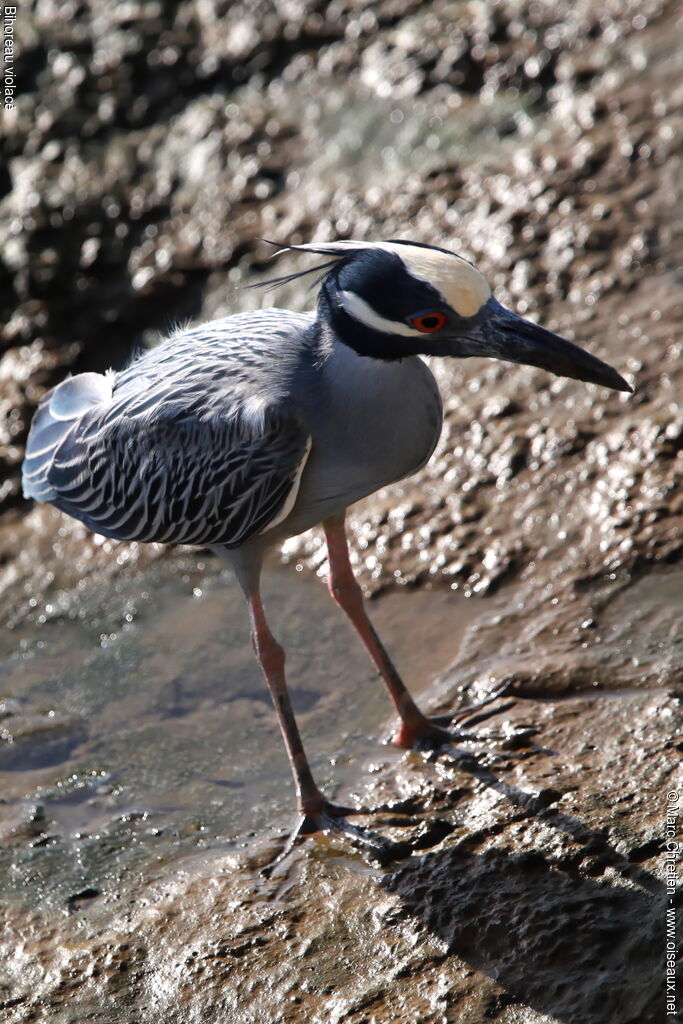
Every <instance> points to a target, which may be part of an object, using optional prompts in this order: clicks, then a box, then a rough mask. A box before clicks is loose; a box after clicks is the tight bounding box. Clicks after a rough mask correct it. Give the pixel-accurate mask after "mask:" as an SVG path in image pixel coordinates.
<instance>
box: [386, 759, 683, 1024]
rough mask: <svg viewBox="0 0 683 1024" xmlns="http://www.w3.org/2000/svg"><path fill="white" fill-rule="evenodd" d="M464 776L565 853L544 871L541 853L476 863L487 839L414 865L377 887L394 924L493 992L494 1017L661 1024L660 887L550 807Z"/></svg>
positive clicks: (491, 780)
mask: <svg viewBox="0 0 683 1024" xmlns="http://www.w3.org/2000/svg"><path fill="white" fill-rule="evenodd" d="M469 770H470V771H471V773H472V774H473V775H475V776H476V777H477V778H478V779H479V780H480V781H481V782H483V783H484V784H485V785H487V786H491V787H492V788H494V789H496V790H497V791H499V792H502V793H504V794H505V796H506V797H507V798H508V799H509V800H511V801H512V802H513V803H514V804H515V805H516V806H518V807H519V808H520V809H521V810H522V811H523V812H525V813H524V815H523V818H526V817H528V818H533V819H534V820H535V821H537V822H538V821H540V822H542V823H543V825H545V826H546V827H547V828H548V829H550V830H558V831H559V832H561V833H565V834H566V835H567V836H568V837H569V839H570V840H571V842H570V843H569V844H567V845H568V847H569V848H568V849H567V852H566V853H560V854H559V855H558V854H557V850H556V848H555V845H554V844H553V857H552V861H551V860H550V859H546V857H545V856H544V854H543V853H542V852H540V850H538V849H529V850H528V851H522V852H510V848H509V847H505V846H498V847H497V848H490V849H487V850H486V851H484V852H482V853H475V852H474V849H475V847H476V846H478V845H480V844H481V842H482V840H483V838H485V837H483V836H482V835H481V833H479V834H478V835H475V836H471V837H466V838H465V839H463V841H461V842H460V843H457V844H456V845H449V846H447V847H446V848H442V849H440V850H435V851H432V852H430V853H426V854H424V855H422V856H420V857H415V856H414V855H413V857H412V858H411V860H410V862H407V863H405V864H404V865H402V866H401V867H400V868H399V869H398V870H397V871H395V872H393V873H391V874H390V875H386V876H384V878H383V880H382V882H381V884H382V887H383V888H385V889H386V890H387V891H389V892H392V893H394V894H395V895H397V896H398V897H399V898H400V900H401V909H400V911H399V913H400V914H401V916H402V915H404V914H405V915H406V916H408V917H410V918H412V919H413V920H414V921H417V922H418V923H419V924H421V925H422V926H423V927H424V928H426V929H427V931H428V932H429V933H430V934H431V935H432V936H433V937H435V938H436V939H437V940H438V941H439V943H440V944H441V945H442V946H443V948H444V950H445V953H446V958H448V957H449V956H456V957H458V958H459V959H461V960H464V961H465V962H466V963H467V964H468V965H470V966H471V967H473V968H475V969H476V970H477V971H480V972H482V973H483V974H485V975H487V976H488V977H489V978H491V979H492V981H494V982H495V985H496V991H492V993H491V999H492V1000H493V1003H492V1006H491V1010H492V1011H493V1010H502V1009H503V1008H504V1007H505V1006H513V1005H515V1004H517V1005H521V1006H527V1007H531V1008H532V1009H534V1010H536V1011H537V1012H539V1013H543V1014H546V1015H549V1016H551V1017H552V1018H553V1020H557V1021H561V1022H562V1024H656V1022H658V1021H659V1020H661V1019H663V1011H664V1002H663V971H662V950H661V947H662V935H661V933H662V928H663V925H662V922H663V920H664V907H663V902H664V899H665V893H664V887H663V885H662V883H661V882H660V881H659V880H658V879H657V878H655V877H654V876H653V875H652V874H651V873H649V872H648V871H646V870H643V869H642V868H640V867H638V866H637V865H636V864H633V863H631V862H630V861H628V860H626V859H625V858H624V857H623V856H622V855H620V854H619V853H618V852H617V851H616V850H615V849H614V848H613V847H612V846H610V844H609V842H608V841H607V837H606V834H605V833H602V832H599V831H595V830H593V829H591V828H590V827H589V826H587V825H586V824H585V823H584V822H582V821H580V820H579V819H578V818H576V817H573V816H571V815H567V814H563V813H561V812H559V811H558V810H556V809H555V808H553V807H552V806H548V802H547V800H544V799H543V794H541V797H540V799H539V797H538V796H534V795H532V794H529V793H525V792H524V791H523V790H520V789H518V788H516V787H514V786H510V785H509V784H507V783H505V782H503V781H501V780H500V779H499V778H498V777H497V776H496V775H494V773H493V772H492V771H490V770H488V769H485V768H481V767H480V766H478V767H476V768H470V769H469ZM550 792H551V793H552V792H553V791H550ZM557 796H559V794H557ZM557 796H556V797H555V798H557ZM550 799H552V797H550ZM544 804H545V806H543V805H544ZM516 820H517V821H518V820H519V818H516ZM537 842H538V839H537V838H535V840H534V843H535V845H536V843H537ZM563 845H564V844H563ZM580 864H583V870H582V871H581V872H580V871H579V865H580ZM591 876H593V877H591ZM600 876H602V877H600ZM619 876H621V879H623V882H619V881H618V877H619ZM500 988H502V989H503V992H502V993H501V992H500V991H499V989H500ZM494 1003H495V1005H493V1004H494Z"/></svg>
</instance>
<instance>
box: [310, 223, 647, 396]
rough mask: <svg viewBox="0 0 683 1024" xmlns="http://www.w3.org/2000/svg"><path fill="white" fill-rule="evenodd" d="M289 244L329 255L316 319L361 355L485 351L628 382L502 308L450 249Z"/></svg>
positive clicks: (610, 384)
mask: <svg viewBox="0 0 683 1024" xmlns="http://www.w3.org/2000/svg"><path fill="white" fill-rule="evenodd" d="M291 248H293V249H302V250H304V251H307V252H315V253H318V254H319V255H324V256H327V257H329V262H326V263H325V264H324V266H323V267H321V268H320V269H322V270H324V271H325V273H324V276H323V278H322V286H321V291H320V300H319V319H320V320H321V321H323V322H327V323H329V324H330V326H331V327H332V329H333V330H334V332H335V335H336V337H338V338H339V339H340V340H341V341H343V342H344V343H345V344H347V345H349V346H350V347H351V348H353V349H355V350H356V351H357V352H358V353H359V354H360V355H363V356H369V357H372V358H375V359H385V360H392V359H403V358H405V357H406V356H411V355H438V356H455V357H459V358H463V357H466V356H490V357H493V358H494V359H502V360H505V361H506V362H511V363H523V364H526V365H528V366H538V367H541V368H543V369H544V370H549V371H550V372H551V373H554V374H557V375H558V376H561V377H574V378H576V379H577V380H582V381H587V382H590V383H592V384H600V385H602V386H603V387H607V388H613V389H616V390H618V391H632V390H633V389H632V388H631V387H630V385H629V384H628V383H627V382H626V381H625V380H624V379H623V377H622V376H621V375H620V374H619V373H617V371H616V370H614V369H613V368H612V367H611V366H608V365H607V363H604V362H602V360H600V359H597V358H596V357H595V356H593V355H591V354H590V353H589V352H586V351H584V350H583V349H581V348H579V346H578V345H574V344H573V343H572V342H570V341H566V340H565V339H564V338H561V337H560V336H559V335H557V334H554V333H553V332H552V331H548V330H546V329H545V328H543V327H539V326H538V325H537V324H535V323H533V322H532V321H530V320H526V319H524V317H521V316H518V315H517V314H516V313H513V312H512V311H511V310H508V309H505V307H504V306H502V305H501V304H500V303H499V302H498V301H497V300H496V299H494V298H493V296H492V294H491V289H490V287H489V285H488V284H487V282H486V279H485V278H484V277H483V275H482V274H480V273H479V271H478V270H477V269H476V268H475V267H473V266H472V264H471V263H469V262H468V261H467V260H465V259H463V258H462V257H461V256H457V255H456V254H455V253H452V252H449V251H448V250H447V249H441V248H437V247H435V246H427V245H421V244H418V243H415V242H406V241H403V240H395V241H388V242H376V243H368V242H355V241H348V242H331V243H317V244H316V243H312V244H310V245H301V246H291ZM293 276H296V275H293Z"/></svg>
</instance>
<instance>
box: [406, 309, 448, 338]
mask: <svg viewBox="0 0 683 1024" xmlns="http://www.w3.org/2000/svg"><path fill="white" fill-rule="evenodd" d="M408 323H409V324H410V326H411V327H414V328H415V329H416V330H418V331H422V332H423V334H431V333H432V331H440V330H441V328H442V327H443V326H444V324H445V323H446V317H445V316H444V314H443V313H437V312H434V313H432V312H429V313H418V314H417V316H410V317H408Z"/></svg>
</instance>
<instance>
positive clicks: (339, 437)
mask: <svg viewBox="0 0 683 1024" xmlns="http://www.w3.org/2000/svg"><path fill="white" fill-rule="evenodd" d="M296 397H297V401H298V402H299V403H300V405H301V406H302V407H303V408H304V409H305V412H306V418H307V421H308V423H309V425H310V431H311V436H312V442H313V443H312V448H311V454H310V456H309V459H308V462H307V464H306V469H305V470H304V474H303V477H302V480H301V487H300V489H299V494H298V497H297V501H296V504H295V506H294V508H293V510H292V513H291V515H290V516H289V518H288V519H287V521H286V523H285V524H283V525H284V526H286V528H287V532H288V533H292V534H293V533H298V532H301V531H302V530H305V529H308V528H309V527H310V526H312V525H314V524H316V523H318V522H320V520H321V519H323V518H325V517H326V516H329V515H332V514H333V513H334V512H337V511H341V510H342V509H343V508H345V507H346V506H347V505H350V504H352V503H353V502H355V501H358V500H360V499H361V498H363V497H365V496H366V495H368V494H371V493H372V492H373V491H376V490H377V489H378V488H379V487H383V486H385V485H386V484H389V483H392V482H393V481H395V480H400V479H401V478H402V477H405V476H409V475H410V474H412V473H414V472H416V471H417V470H418V469H420V467H421V466H423V465H424V464H425V462H427V460H428V459H429V457H430V456H431V454H432V452H433V451H434V448H435V446H436V443H437V441H438V439H439V435H440V433H441V426H442V405H441V397H440V395H439V390H438V387H437V384H436V381H435V380H434V377H433V376H432V374H431V372H430V371H429V369H428V367H427V366H426V365H425V363H424V362H422V360H421V359H419V358H417V357H412V358H409V359H404V360H400V361H395V362H387V361H384V360H382V361H380V360H375V359H371V358H368V357H363V356H359V355H357V354H356V353H355V352H354V351H353V350H352V349H350V348H348V347H347V346H345V345H343V344H341V343H335V344H333V345H332V346H331V348H330V350H329V351H328V353H327V357H326V358H325V359H324V361H323V363H322V365H321V366H320V368H319V372H318V374H316V378H315V388H314V390H313V392H311V389H310V387H309V388H307V389H305V391H302V393H300V394H298V395H297V396H296Z"/></svg>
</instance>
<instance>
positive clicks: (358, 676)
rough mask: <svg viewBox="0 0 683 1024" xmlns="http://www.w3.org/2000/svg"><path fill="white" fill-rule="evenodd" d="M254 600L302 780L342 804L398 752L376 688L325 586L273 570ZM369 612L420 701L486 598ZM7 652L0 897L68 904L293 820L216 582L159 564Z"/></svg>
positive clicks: (280, 750)
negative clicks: (292, 725) (294, 720)
mask: <svg viewBox="0 0 683 1024" xmlns="http://www.w3.org/2000/svg"><path fill="white" fill-rule="evenodd" d="M209 571H210V570H209ZM263 591H264V599H265V601H266V602H267V608H268V609H269V614H270V619H271V624H272V628H273V630H274V632H275V633H276V635H277V636H278V637H279V638H280V640H281V642H282V643H283V645H284V647H285V650H286V652H287V666H288V675H289V680H290V689H291V693H292V698H293V702H294V707H295V709H296V712H297V716H298V719H299V723H300V726H301V729H302V733H303V736H304V742H305V744H306V748H307V751H308V753H309V757H310V759H311V763H312V766H313V770H314V773H315V775H316V777H317V778H318V780H319V782H320V784H321V785H322V786H323V787H324V788H325V790H326V792H327V793H328V794H329V795H330V796H333V797H339V794H344V795H346V796H349V795H350V792H349V791H350V790H351V789H352V788H353V786H357V785H358V784H359V783H361V782H362V779H363V777H364V767H365V765H366V764H367V763H368V762H369V761H370V760H371V759H373V758H374V759H375V760H377V759H380V760H381V761H382V762H383V763H391V761H392V759H396V760H397V759H399V758H400V757H401V756H403V755H402V754H401V752H400V751H396V750H394V749H393V748H391V747H387V746H385V745H382V739H383V738H385V737H386V735H387V734H388V730H389V727H390V723H391V717H390V706H389V703H388V698H387V696H386V694H385V691H384V688H383V686H382V685H381V684H380V682H379V681H378V680H377V679H376V677H375V675H374V672H373V670H372V668H371V666H370V664H369V662H368V660H367V658H366V655H365V652H364V651H363V650H362V648H361V647H360V644H359V643H358V642H357V641H356V640H355V638H354V636H353V635H352V634H351V632H350V630H349V627H348V626H347V624H346V622H345V621H344V618H343V616H342V614H341V613H340V611H339V610H338V609H337V608H336V607H335V605H334V604H333V603H332V601H331V600H329V598H328V596H327V593H326V590H325V588H324V585H323V584H322V582H320V581H317V580H315V579H313V578H312V577H311V576H309V575H306V574H303V573H301V574H300V573H297V572H296V571H295V570H294V569H293V568H291V567H290V568H283V567H274V568H270V569H269V570H268V571H267V572H266V574H265V576H264V587H263ZM67 604H68V602H67ZM370 610H371V614H372V617H373V621H374V622H375V624H376V626H377V629H378V631H379V633H380V635H381V636H382V637H383V639H384V641H385V643H386V645H387V647H388V648H389V650H390V651H391V652H392V653H393V655H394V657H395V659H396V663H397V665H398V666H399V667H400V669H401V671H402V672H403V673H404V676H405V679H406V681H407V682H408V683H409V685H410V686H411V689H412V690H413V692H414V693H419V692H420V691H421V690H424V689H425V687H427V686H428V685H429V684H430V682H431V681H432V680H433V679H434V677H435V676H436V675H437V674H438V672H439V671H440V670H443V669H444V668H445V667H446V666H447V665H448V664H449V663H451V662H452V660H453V657H454V655H455V654H456V652H457V649H458V645H459V642H460V639H461V638H462V635H463V633H464V631H465V629H466V627H467V625H468V624H469V623H470V622H472V620H473V619H474V618H475V617H476V616H478V615H480V614H481V612H482V602H481V601H476V602H475V601H472V600H469V601H468V600H467V599H465V598H463V597H460V596H459V595H454V594H453V593H448V592H443V591H419V592H418V591H412V592H406V591H401V592H399V593H393V594H390V595H387V596H385V597H383V598H381V599H379V600H377V601H374V602H371V606H370ZM127 620H130V621H127ZM8 640H11V641H12V646H13V649H8V647H9V645H8ZM4 646H5V650H4V652H3V654H4V664H3V677H4V678H3V686H2V693H1V694H0V696H1V697H2V703H1V704H0V714H1V715H2V717H1V718H0V729H1V730H2V736H3V739H4V742H3V744H2V747H0V794H1V801H2V802H1V803H0V831H2V835H3V837H4V841H5V844H4V848H3V850H2V852H1V853H0V861H2V862H4V863H3V864H2V867H4V869H5V870H2V871H0V877H2V878H3V879H4V881H3V882H0V891H3V892H4V893H5V894H12V895H13V896H16V897H19V898H21V899H22V900H27V901H29V902H33V901H35V900H40V901H43V902H45V901H47V902H48V903H49V902H52V901H54V900H57V901H58V902H61V903H63V902H64V900H66V901H67V902H68V900H69V899H71V900H72V902H73V894H74V892H78V891H81V890H85V889H87V890H92V889H95V890H97V891H98V892H99V891H100V890H101V889H104V890H106V889H107V887H108V885H109V884H112V888H113V880H114V877H115V878H116V885H117V886H119V887H120V886H121V885H122V884H125V881H126V878H128V877H130V876H131V872H133V874H134V873H135V872H136V871H138V870H139V871H142V872H144V873H145V876H146V877H149V871H150V870H152V872H153V865H154V864H155V863H158V864H161V863H165V862H167V861H168V859H169V858H171V859H172V858H173V857H174V856H179V855H182V854H187V853H188V852H190V851H191V849H193V848H197V847H203V848H205V847H207V846H215V845H218V846H219V847H220V848H225V847H226V846H229V845H230V844H236V843H240V842H242V841H245V840H246V838H247V836H249V835H250V834H251V835H253V834H254V833H260V832H262V831H263V830H268V829H270V828H273V827H274V828H276V829H280V828H286V827H287V826H288V825H289V823H290V821H291V819H292V816H293V805H292V798H293V793H292V784H291V782H290V775H289V768H288V764H287V760H286V757H285V752H284V747H283V745H282V741H281V739H280V735H279V732H278V729H277V725H276V722H275V717H274V714H273V712H272V708H271V705H270V698H269V695H268V692H267V689H266V686H265V683H264V682H263V680H262V678H261V675H260V671H259V669H258V667H257V666H256V664H255V662H254V659H253V655H252V652H251V647H250V643H249V637H248V628H247V615H246V608H245V605H244V601H243V598H242V595H241V592H240V591H239V588H238V586H237V584H236V582H235V581H234V580H233V579H232V577H231V576H230V575H229V574H227V573H221V574H220V575H210V574H209V573H207V575H206V576H204V577H203V578H200V579H199V580H197V578H196V573H195V574H194V576H191V575H187V574H184V573H183V572H182V565H181V564H180V563H179V562H175V561H173V560H169V561H168V562H166V563H164V564H158V565H156V566H154V567H152V568H151V569H148V570H147V571H146V573H145V574H144V575H142V574H141V575H140V576H139V577H137V578H136V579H135V580H127V581H126V580H124V581H122V582H119V583H118V584H117V587H116V593H115V595H114V596H113V597H112V596H111V594H109V593H108V592H107V591H105V590H104V589H103V590H102V593H101V594H100V595H99V596H98V594H97V592H96V591H93V592H92V593H90V594H89V595H88V597H87V599H80V598H79V597H78V596H75V597H73V600H72V603H71V604H70V605H69V606H68V613H67V614H66V615H64V616H62V617H60V616H57V617H56V618H54V619H53V620H52V621H49V622H47V623H44V624H42V625H39V624H37V623H36V624H32V625H31V624H27V625H24V626H23V627H22V628H21V629H18V630H16V632H15V633H13V634H7V635H6V639H5V641H4ZM57 879H58V881H57Z"/></svg>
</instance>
